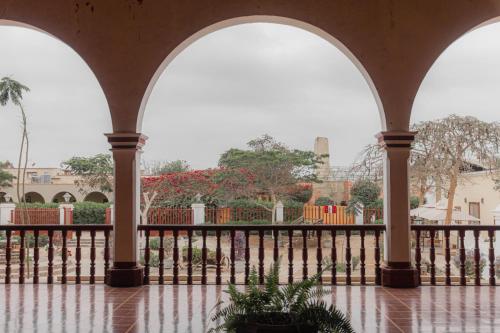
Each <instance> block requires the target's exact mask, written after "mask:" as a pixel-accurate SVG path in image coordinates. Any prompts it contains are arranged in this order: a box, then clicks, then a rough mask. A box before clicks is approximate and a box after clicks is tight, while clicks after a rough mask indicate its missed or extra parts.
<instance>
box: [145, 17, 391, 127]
mask: <svg viewBox="0 0 500 333" xmlns="http://www.w3.org/2000/svg"><path fill="white" fill-rule="evenodd" d="M249 23H274V24H280V25H285V26H290V27H296V28H298V29H302V30H305V31H308V32H310V33H312V34H314V35H316V36H318V37H320V38H322V39H323V40H325V41H327V42H329V43H330V44H332V45H333V46H334V47H336V48H337V49H338V50H340V51H341V52H342V53H343V54H344V55H345V56H346V57H347V58H349V60H350V61H351V62H352V64H354V65H355V66H356V68H357V69H358V70H359V72H360V73H361V74H362V75H363V77H364V79H365V80H366V83H367V84H368V86H369V88H370V90H371V92H372V94H373V97H374V98H375V101H376V103H377V107H378V112H379V116H380V123H381V128H382V130H385V129H386V120H385V114H384V109H383V105H382V102H381V100H380V97H379V95H378V92H377V89H376V87H375V84H374V83H373V81H372V79H371V77H370V75H369V73H368V72H367V71H366V69H365V68H364V66H363V64H362V63H361V62H360V60H359V59H358V58H356V56H354V55H353V54H352V52H351V51H350V50H349V49H348V48H347V47H346V46H345V45H344V44H343V43H342V42H341V41H339V40H338V39H336V38H335V37H334V36H332V35H330V34H328V33H327V32H325V31H323V30H322V29H320V28H318V27H316V26H314V25H311V24H308V23H306V22H303V21H299V20H295V19H291V18H287V17H280V16H268V15H253V16H245V17H237V18H232V19H228V20H225V21H221V22H218V23H215V24H213V25H210V26H208V27H205V28H204V29H201V30H200V31H198V32H197V33H195V34H193V35H192V36H191V37H190V38H188V39H186V40H184V41H183V42H182V43H181V44H179V45H178V46H177V47H176V48H175V49H174V50H173V51H172V52H171V53H170V54H168V56H167V57H166V58H165V60H164V61H163V62H162V64H161V65H160V66H159V68H158V69H157V70H156V72H155V74H154V75H153V77H152V79H151V81H150V82H149V85H148V87H147V89H146V92H145V94H144V97H143V99H142V102H141V106H140V110H139V117H138V120H137V132H139V133H140V132H142V123H143V117H144V113H145V109H146V105H147V103H148V100H149V97H150V95H151V92H152V91H153V88H154V87H155V85H156V82H157V81H158V79H159V78H160V76H161V75H162V74H163V73H164V71H165V69H166V68H167V67H168V66H169V64H170V63H171V62H172V61H173V60H174V59H175V58H176V57H177V56H178V55H179V54H180V53H181V52H182V51H183V50H185V49H186V48H187V47H189V46H190V45H192V44H194V43H195V42H196V41H197V40H199V39H200V38H202V37H204V36H207V35H209V34H211V33H213V32H216V31H219V30H223V29H224V28H229V27H233V26H238V25H244V24H249Z"/></svg>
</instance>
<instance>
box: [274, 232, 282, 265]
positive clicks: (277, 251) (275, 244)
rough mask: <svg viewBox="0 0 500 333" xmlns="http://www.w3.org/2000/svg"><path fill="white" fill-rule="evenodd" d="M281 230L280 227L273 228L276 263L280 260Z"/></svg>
mask: <svg viewBox="0 0 500 333" xmlns="http://www.w3.org/2000/svg"><path fill="white" fill-rule="evenodd" d="M278 231H279V230H278V229H274V230H273V238H274V248H273V261H274V262H275V263H276V262H278V260H279V256H280V254H279V251H280V250H279V245H278V244H279V243H278V242H279V232H278Z"/></svg>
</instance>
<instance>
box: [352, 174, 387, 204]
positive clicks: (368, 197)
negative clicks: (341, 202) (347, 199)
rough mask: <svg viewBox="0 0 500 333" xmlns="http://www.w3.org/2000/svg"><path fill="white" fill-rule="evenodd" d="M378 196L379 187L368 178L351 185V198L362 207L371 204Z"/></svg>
mask: <svg viewBox="0 0 500 333" xmlns="http://www.w3.org/2000/svg"><path fill="white" fill-rule="evenodd" d="M379 197H380V187H379V186H378V185H377V184H376V183H375V182H372V181H370V180H358V181H357V182H355V183H354V184H353V185H352V188H351V200H352V201H356V202H360V203H362V204H363V206H364V207H367V208H368V207H371V206H373V205H374V204H375V203H376V202H377V200H378V199H379Z"/></svg>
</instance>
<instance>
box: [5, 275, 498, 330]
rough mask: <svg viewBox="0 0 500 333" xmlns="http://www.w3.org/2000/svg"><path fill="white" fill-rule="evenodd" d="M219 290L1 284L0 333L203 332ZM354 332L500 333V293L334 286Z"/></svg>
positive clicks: (335, 296) (487, 289) (470, 289)
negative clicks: (348, 315) (350, 320)
mask: <svg viewBox="0 0 500 333" xmlns="http://www.w3.org/2000/svg"><path fill="white" fill-rule="evenodd" d="M223 289H224V287H223V286H222V287H217V286H207V287H204V286H177V287H174V286H147V287H142V288H130V289H115V288H109V287H107V286H104V285H95V286H90V285H80V286H75V285H67V286H62V285H52V286H49V285H38V286H34V285H24V286H19V285H16V284H12V285H0V331H1V332H179V333H184V332H186V333H187V332H203V331H204V327H206V326H207V325H208V324H209V316H210V310H211V309H212V307H213V305H214V304H215V302H216V301H217V299H218V298H219V297H225V293H223V292H222V290H223ZM328 301H331V302H334V303H335V304H336V305H337V307H339V308H340V309H342V310H344V311H346V312H348V313H349V314H350V317H351V319H352V323H353V325H354V328H355V330H356V332H500V287H497V288H494V287H486V286H485V287H442V286H439V287H421V288H419V289H413V290H397V289H385V288H380V287H373V286H369V287H344V286H342V287H335V288H333V290H332V296H331V297H328Z"/></svg>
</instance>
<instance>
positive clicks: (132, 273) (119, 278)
mask: <svg viewBox="0 0 500 333" xmlns="http://www.w3.org/2000/svg"><path fill="white" fill-rule="evenodd" d="M143 279H144V268H143V267H139V266H137V265H136V263H115V264H114V266H113V268H110V269H109V270H108V275H107V277H106V284H107V285H108V286H111V287H138V286H142V285H143Z"/></svg>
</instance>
